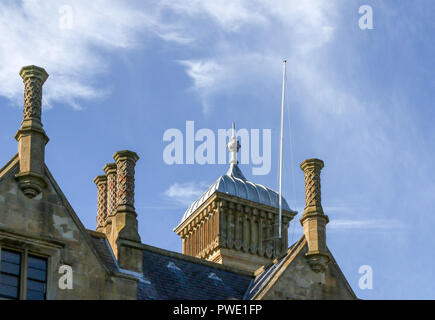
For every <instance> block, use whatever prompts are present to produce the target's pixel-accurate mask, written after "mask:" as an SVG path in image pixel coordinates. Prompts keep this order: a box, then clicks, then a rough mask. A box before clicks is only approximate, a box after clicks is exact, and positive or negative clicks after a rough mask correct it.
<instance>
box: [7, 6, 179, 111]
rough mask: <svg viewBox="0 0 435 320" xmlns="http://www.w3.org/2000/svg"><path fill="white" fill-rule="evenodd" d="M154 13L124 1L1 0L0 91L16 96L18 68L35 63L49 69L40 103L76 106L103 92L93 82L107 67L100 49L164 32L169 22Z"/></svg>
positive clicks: (120, 47)
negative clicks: (160, 22)
mask: <svg viewBox="0 0 435 320" xmlns="http://www.w3.org/2000/svg"><path fill="white" fill-rule="evenodd" d="M65 8H67V10H65ZM156 19H157V18H154V17H153V16H151V15H147V14H145V13H143V12H141V11H139V10H136V9H135V8H133V7H131V6H129V5H128V4H127V2H124V1H122V2H121V1H102V0H96V1H84V0H76V1H71V2H59V1H57V0H44V1H35V0H23V1H19V2H18V1H17V2H11V1H2V2H1V3H0V66H1V67H0V68H1V70H0V71H1V72H0V95H2V96H5V97H7V98H9V99H11V100H15V101H17V102H18V101H19V100H18V99H20V98H22V94H23V84H22V83H21V79H20V77H19V75H18V72H19V70H20V68H21V67H22V66H25V65H29V64H35V65H38V66H42V67H44V68H45V69H46V70H47V72H48V73H49V74H50V77H49V80H48V81H47V82H46V84H45V86H44V107H50V106H51V105H52V104H53V103H55V102H65V103H67V104H70V105H71V106H73V107H74V108H80V100H82V99H94V98H98V97H102V96H104V95H106V94H107V91H106V89H100V88H98V86H97V85H96V84H95V79H96V76H98V75H101V74H104V73H106V72H107V69H108V65H107V58H105V57H104V55H103V53H104V52H105V51H106V52H111V53H112V52H114V51H115V50H125V49H127V48H131V47H134V46H137V45H138V44H139V36H140V35H141V33H143V31H146V30H150V31H153V32H154V33H156V32H157V31H159V32H161V33H162V34H163V36H162V37H165V35H164V33H165V32H167V31H168V30H169V28H168V27H167V28H163V27H161V25H160V24H159V23H158V21H156ZM65 21H67V24H65ZM166 37H169V36H168V35H166ZM171 37H172V39H173V40H174V41H175V39H176V38H175V35H172V36H171Z"/></svg>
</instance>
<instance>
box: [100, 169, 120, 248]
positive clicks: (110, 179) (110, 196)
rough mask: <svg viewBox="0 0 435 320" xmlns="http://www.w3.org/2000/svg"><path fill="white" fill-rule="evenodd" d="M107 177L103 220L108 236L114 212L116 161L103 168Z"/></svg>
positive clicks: (110, 231) (108, 235)
mask: <svg viewBox="0 0 435 320" xmlns="http://www.w3.org/2000/svg"><path fill="white" fill-rule="evenodd" d="M103 170H104V172H105V173H106V177H107V216H106V219H105V220H104V225H103V226H104V232H105V233H106V235H107V237H108V238H109V241H110V239H111V238H110V237H111V234H112V219H113V217H114V216H115V212H116V197H117V196H116V184H117V182H116V163H108V164H106V165H105V166H104V168H103Z"/></svg>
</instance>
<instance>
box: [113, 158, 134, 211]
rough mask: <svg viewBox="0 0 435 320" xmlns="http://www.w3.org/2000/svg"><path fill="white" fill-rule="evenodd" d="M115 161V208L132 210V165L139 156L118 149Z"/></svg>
mask: <svg viewBox="0 0 435 320" xmlns="http://www.w3.org/2000/svg"><path fill="white" fill-rule="evenodd" d="M113 158H114V159H115V161H116V176H117V178H116V180H117V184H116V194H117V197H116V200H117V201H116V206H117V210H119V209H120V208H122V210H126V211H132V212H134V167H135V165H136V161H137V160H138V159H139V156H138V155H137V154H136V153H135V152H132V151H128V150H125V151H118V152H117V153H115V155H114V156H113Z"/></svg>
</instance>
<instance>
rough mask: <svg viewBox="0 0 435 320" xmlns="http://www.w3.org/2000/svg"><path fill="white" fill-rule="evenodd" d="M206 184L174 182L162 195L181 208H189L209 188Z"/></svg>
mask: <svg viewBox="0 0 435 320" xmlns="http://www.w3.org/2000/svg"><path fill="white" fill-rule="evenodd" d="M209 185H210V184H209V183H207V182H195V181H192V182H183V183H178V182H175V183H174V184H172V185H171V186H169V188H168V189H167V190H166V191H165V192H164V195H165V196H166V197H167V198H169V199H171V200H173V201H175V202H176V203H178V204H180V205H181V206H185V207H187V206H189V205H191V204H192V202H193V201H195V200H196V199H197V198H198V197H199V196H200V195H201V194H203V193H204V192H205V191H206V190H207V188H208V187H209Z"/></svg>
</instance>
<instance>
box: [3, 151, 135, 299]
mask: <svg viewBox="0 0 435 320" xmlns="http://www.w3.org/2000/svg"><path fill="white" fill-rule="evenodd" d="M18 168H19V166H18V158H17V157H16V158H15V160H14V161H13V162H12V163H11V164H10V165H9V168H8V169H7V170H4V171H7V172H6V173H3V174H2V175H1V176H0V246H2V247H8V248H10V249H14V248H15V249H19V250H29V252H30V253H34V254H39V255H43V256H46V257H47V258H48V283H47V285H48V290H47V292H48V293H47V298H48V299H136V290H137V282H136V281H135V280H133V279H128V278H126V277H124V278H121V277H119V276H115V275H113V274H110V272H109V271H108V270H107V268H106V267H105V266H104V264H103V263H102V261H101V260H100V258H99V256H98V255H97V253H96V252H95V249H94V247H93V246H92V244H91V239H90V237H89V236H88V235H87V232H86V230H85V228H84V227H83V225H82V224H81V222H80V221H79V219H78V218H77V216H76V215H75V213H74V211H73V210H72V208H71V207H70V205H69V204H68V202H67V200H66V199H65V197H64V196H63V194H62V192H61V191H60V189H59V187H58V186H57V185H56V183H55V182H54V180H53V178H52V177H51V175H50V174H49V172H48V170H47V169H45V171H46V172H45V173H46V177H47V181H48V184H47V186H46V187H45V188H44V189H43V191H42V192H41V193H39V194H38V195H37V196H35V197H34V198H29V197H27V196H26V195H24V193H23V191H22V190H21V189H20V188H19V187H18V184H17V181H16V180H15V177H14V176H15V174H17V173H18V171H19V169H18ZM61 265H69V266H71V267H72V270H73V289H72V290H69V289H66V290H61V289H60V288H59V286H58V282H59V278H60V277H61V276H62V274H60V273H59V267H60V266H61Z"/></svg>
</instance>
